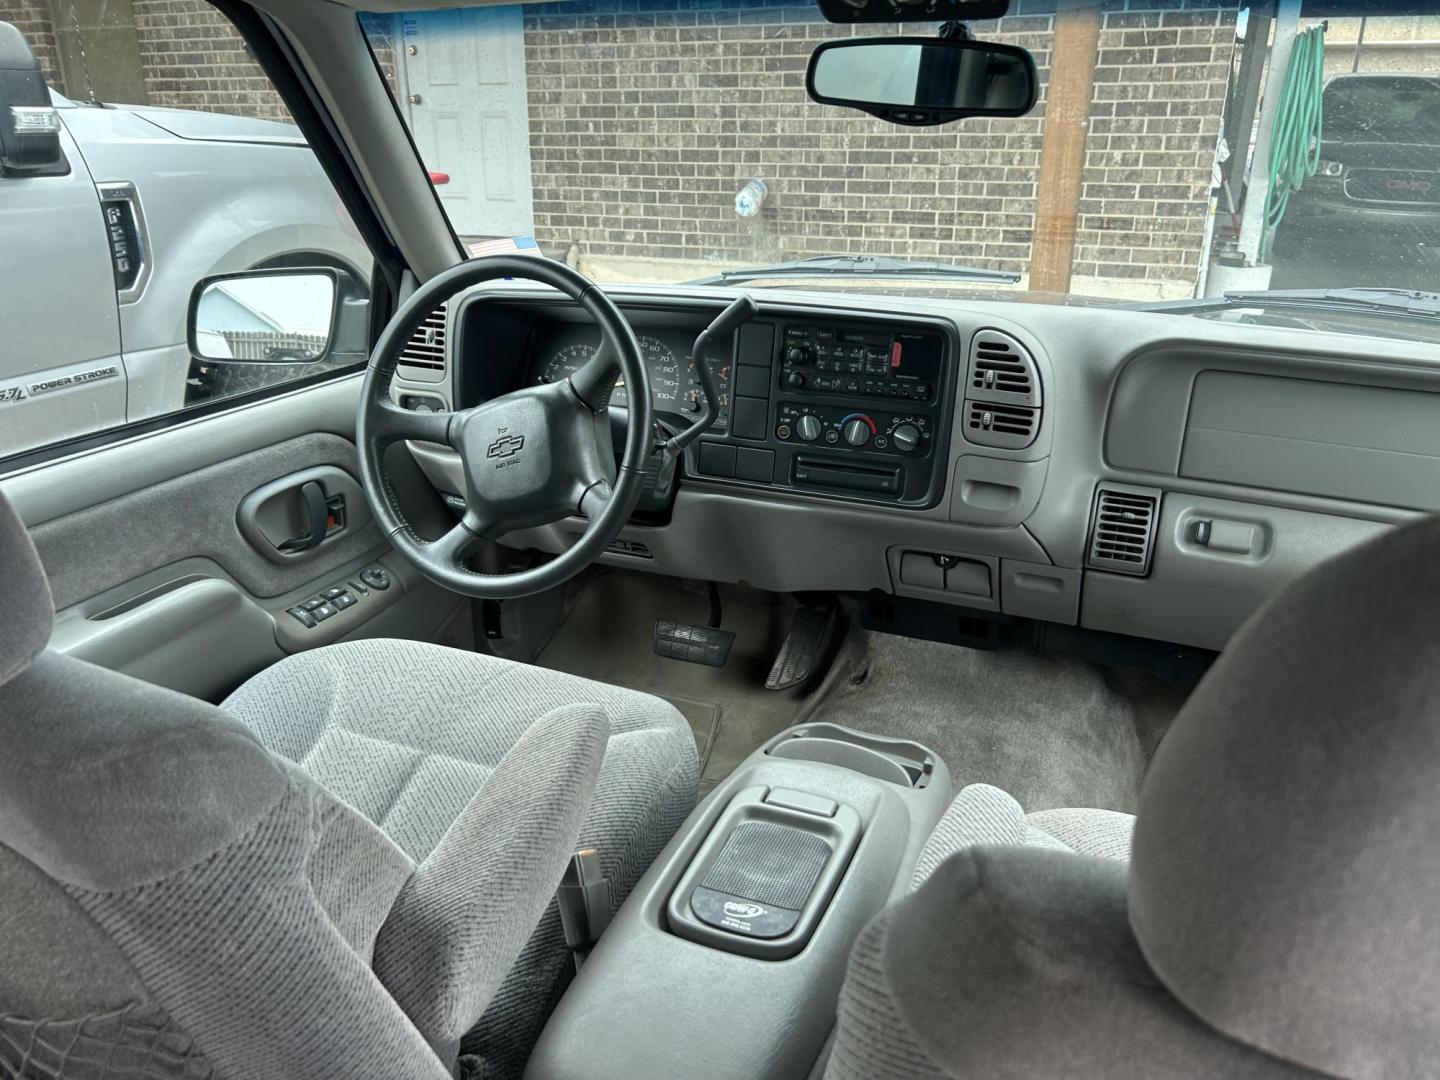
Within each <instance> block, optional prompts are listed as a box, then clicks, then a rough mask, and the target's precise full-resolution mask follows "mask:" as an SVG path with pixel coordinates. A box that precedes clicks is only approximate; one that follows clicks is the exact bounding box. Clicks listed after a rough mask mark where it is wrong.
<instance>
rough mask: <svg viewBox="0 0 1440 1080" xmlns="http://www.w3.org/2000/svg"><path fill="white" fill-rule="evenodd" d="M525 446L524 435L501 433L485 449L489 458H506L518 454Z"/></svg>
mask: <svg viewBox="0 0 1440 1080" xmlns="http://www.w3.org/2000/svg"><path fill="white" fill-rule="evenodd" d="M524 446H525V436H524V435H501V436H500V438H498V439H496V440H495V441H494V442H492V443H491V444H490V446H489V447H488V448H487V449H486V451H485V456H486V457H487V458H506V457H511V456H513V455H515V454H518V453H519V452H520V451H521V449H522V448H523V447H524Z"/></svg>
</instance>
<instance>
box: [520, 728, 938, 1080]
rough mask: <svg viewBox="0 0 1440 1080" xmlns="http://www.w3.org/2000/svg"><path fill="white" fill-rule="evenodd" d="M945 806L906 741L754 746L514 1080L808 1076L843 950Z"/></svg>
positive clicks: (834, 739) (826, 1025)
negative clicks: (521, 1076)
mask: <svg viewBox="0 0 1440 1080" xmlns="http://www.w3.org/2000/svg"><path fill="white" fill-rule="evenodd" d="M950 795H951V791H950V780H949V775H948V773H947V772H946V769H945V765H944V763H943V762H941V761H940V760H939V759H938V758H936V757H935V755H934V754H933V753H931V752H930V751H929V750H927V749H926V748H925V747H923V746H920V745H919V744H917V743H911V742H906V741H902V740H892V739H882V738H877V737H875V736H870V735H864V734H862V733H859V732H854V731H850V730H848V729H846V728H843V727H839V726H836V725H831V724H810V725H803V726H801V727H797V728H791V729H790V730H788V731H785V732H782V733H781V734H779V735H777V736H776V737H775V738H773V739H771V740H770V741H769V742H768V743H766V744H765V745H764V746H762V747H761V748H760V749H759V750H758V751H756V752H755V753H754V754H752V755H751V756H750V757H749V758H748V759H747V760H746V761H745V762H744V763H743V764H742V765H741V766H740V768H738V769H737V770H736V771H735V772H734V773H733V774H732V775H731V776H730V777H729V778H728V779H727V780H726V781H725V782H724V783H722V784H721V785H720V786H719V787H718V788H716V790H715V791H714V792H712V793H711V795H710V796H709V797H708V798H707V799H706V800H705V801H704V802H703V803H702V804H701V805H700V806H699V807H698V808H697V809H696V810H695V812H694V813H693V814H691V816H690V818H689V820H687V821H686V823H685V824H684V825H683V826H682V827H681V828H680V830H679V832H678V833H677V834H676V836H675V837H674V839H673V840H672V841H671V842H670V844H669V846H667V847H666V849H665V850H664V851H663V852H662V853H661V854H660V856H659V858H657V859H656V861H655V863H654V864H653V865H652V866H651V868H650V870H649V872H647V873H646V875H645V876H644V877H643V878H642V879H641V881H640V883H639V884H638V885H637V886H636V888H635V891H634V892H633V893H632V894H631V896H630V897H629V899H628V900H626V902H625V903H624V905H622V907H621V908H620V911H619V912H618V913H617V914H616V916H615V919H614V921H612V922H611V924H610V926H609V927H608V929H606V931H605V933H604V935H603V936H602V937H601V939H600V942H599V944H598V945H597V946H596V948H595V949H594V951H593V952H592V953H591V954H590V956H589V958H588V959H587V960H586V962H585V964H584V966H583V967H582V968H581V969H580V972H579V974H578V975H577V977H576V979H575V982H574V983H573V984H572V985H571V987H570V989H569V990H568V991H567V992H566V994H565V997H564V998H563V999H562V1000H561V1002H560V1005H559V1007H558V1009H557V1010H556V1011H555V1013H554V1015H553V1016H552V1018H551V1020H550V1023H549V1024H548V1026H547V1027H546V1029H545V1032H544V1034H543V1035H542V1037H541V1039H540V1042H539V1044H538V1045H537V1047H536V1049H535V1052H534V1053H533V1054H532V1056H531V1058H530V1063H529V1067H528V1068H527V1070H526V1074H525V1075H526V1077H527V1078H528V1080H572V1078H573V1080H578V1078H580V1077H584V1078H586V1080H634V1078H635V1077H637V1076H684V1077H687V1078H693V1080H721V1078H735V1077H745V1078H747V1080H768V1078H773V1080H781V1078H786V1080H793V1078H795V1077H804V1076H807V1075H809V1073H810V1071H811V1070H812V1068H813V1067H814V1065H815V1063H816V1061H817V1060H818V1058H819V1057H820V1056H821V1054H822V1052H823V1050H824V1046H825V1042H826V1040H827V1038H828V1037H829V1034H830V1030H831V1028H832V1027H833V1025H834V1022H835V1002H836V998H837V995H838V993H839V990H840V983H841V981H842V980H843V978H844V974H845V969H846V965H847V963H848V960H849V955H850V950H851V947H852V946H853V944H854V942H855V939H856V937H857V936H858V935H859V933H860V930H861V929H862V928H863V927H864V925H865V924H866V922H868V921H869V920H870V918H871V917H872V916H874V914H875V913H876V912H878V911H879V910H880V909H881V908H882V907H884V906H885V904H887V903H888V902H889V901H890V900H891V899H892V898H894V897H895V896H898V895H900V894H902V893H903V892H904V891H905V889H906V888H907V887H908V883H909V880H910V872H911V867H913V866H914V864H915V861H916V859H917V857H918V855H919V852H920V848H921V846H922V845H923V844H924V842H925V839H926V838H927V837H928V836H929V834H930V831H931V829H933V828H934V825H935V823H936V822H937V821H938V820H939V818H940V816H941V814H942V813H943V812H944V810H945V807H946V806H947V805H948V803H949V800H950Z"/></svg>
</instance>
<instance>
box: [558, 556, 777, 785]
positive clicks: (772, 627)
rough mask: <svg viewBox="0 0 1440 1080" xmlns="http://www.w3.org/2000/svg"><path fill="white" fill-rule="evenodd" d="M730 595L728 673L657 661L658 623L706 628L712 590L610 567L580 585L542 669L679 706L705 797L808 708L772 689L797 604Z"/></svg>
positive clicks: (746, 592)
mask: <svg viewBox="0 0 1440 1080" xmlns="http://www.w3.org/2000/svg"><path fill="white" fill-rule="evenodd" d="M721 595H722V597H723V615H724V617H723V619H722V621H721V627H722V629H725V630H731V631H734V633H735V644H734V646H733V647H732V648H731V650H730V659H729V662H728V663H726V665H725V666H724V667H719V668H714V667H706V666H704V665H701V664H689V663H684V662H682V661H678V660H669V659H666V658H664V657H660V656H656V655H655V649H654V638H653V636H652V634H653V630H654V626H655V620H656V619H660V618H665V619H677V620H680V621H683V622H692V623H699V624H704V623H705V622H706V620H707V619H708V617H709V613H710V602H709V597H708V595H707V593H706V591H705V587H704V585H703V584H701V583H697V582H682V581H679V580H676V579H673V578H663V577H658V576H651V575H646V574H636V573H624V572H618V571H613V570H604V569H600V570H594V571H591V572H590V573H588V574H586V575H584V576H583V577H582V578H581V579H580V581H579V583H578V585H577V586H576V588H575V591H574V592H573V593H572V600H571V603H572V605H573V606H572V607H571V610H570V612H569V613H568V615H567V616H566V618H565V621H564V622H563V623H562V624H561V626H560V629H559V630H557V631H556V632H555V636H554V637H552V638H551V639H550V642H549V644H548V645H546V647H545V649H544V650H543V651H542V652H541V654H540V657H539V659H538V660H537V661H536V662H537V663H538V664H540V665H541V666H542V667H548V668H553V669H555V670H557V671H568V672H571V673H573V674H576V675H583V676H586V677H587V678H592V679H599V680H600V681H602V682H608V683H614V684H615V685H617V686H628V687H630V688H631V689H634V690H644V691H645V692H647V693H651V694H655V695H657V696H659V697H663V698H665V699H666V700H668V701H670V702H671V703H673V704H674V705H675V706H676V708H678V709H679V710H680V711H681V712H682V713H684V714H685V717H686V719H688V720H689V721H690V726H691V727H692V728H693V729H694V730H695V733H696V739H695V741H696V746H697V747H698V748H699V751H700V754H701V767H702V774H701V790H702V791H708V790H709V789H710V788H712V787H714V786H715V784H717V783H718V782H719V781H720V780H723V779H724V778H725V777H726V776H728V775H729V774H730V773H731V772H732V771H733V770H734V769H735V766H737V765H739V764H740V762H741V761H743V760H744V759H745V757H746V756H747V755H748V754H749V753H750V752H751V751H752V750H754V749H755V748H756V747H757V746H759V745H760V744H761V743H762V742H764V741H765V740H766V739H768V738H769V737H770V736H771V735H774V734H775V733H776V732H779V731H781V730H783V729H784V728H786V727H789V726H790V725H791V724H792V723H795V722H796V720H797V717H798V715H799V713H800V711H801V709H802V708H803V706H804V704H805V701H804V698H803V697H802V696H801V695H800V694H798V693H797V692H795V691H778V692H777V691H772V690H766V689H765V676H766V675H767V674H768V673H769V671H770V664H771V662H772V661H773V660H774V657H775V654H776V652H777V651H779V648H780V642H781V640H783V638H784V636H785V633H786V631H787V630H788V629H789V627H790V618H791V614H792V612H793V611H794V605H793V603H792V602H791V601H789V600H788V599H786V598H784V597H781V596H777V595H774V594H771V593H762V592H758V591H755V590H750V589H744V588H739V587H734V588H732V587H728V586H727V587H724V588H722V590H721Z"/></svg>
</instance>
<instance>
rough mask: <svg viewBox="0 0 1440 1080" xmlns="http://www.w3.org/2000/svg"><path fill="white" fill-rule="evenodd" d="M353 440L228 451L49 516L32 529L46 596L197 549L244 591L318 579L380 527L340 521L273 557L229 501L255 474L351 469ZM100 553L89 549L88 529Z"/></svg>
mask: <svg viewBox="0 0 1440 1080" xmlns="http://www.w3.org/2000/svg"><path fill="white" fill-rule="evenodd" d="M357 460H358V459H357V455H356V452H355V444H354V443H352V442H351V441H350V440H349V439H346V438H343V437H342V436H339V435H334V434H331V433H329V432H315V433H313V434H310V435H302V436H300V437H299V438H296V439H290V440H288V441H286V442H283V443H277V444H275V445H274V446H267V447H265V448H264V449H261V450H255V451H252V452H250V453H248V454H241V455H240V456H238V457H233V458H230V459H228V460H226V461H223V462H220V463H219V464H216V465H210V466H207V467H206V468H203V469H189V468H186V469H184V470H183V471H181V473H180V475H178V476H176V477H174V478H173V479H170V480H166V481H164V482H162V483H159V484H155V485H153V486H151V487H147V488H141V489H140V490H138V491H133V492H130V493H129V494H126V495H121V496H119V497H118V498H115V499H111V500H110V501H109V502H103V503H99V504H97V505H95V506H90V507H86V508H85V509H83V510H78V511H76V512H75V513H73V514H66V515H65V516H64V517H59V518H54V519H53V520H50V521H47V522H45V523H44V524H42V525H39V526H37V527H36V528H35V530H34V540H35V547H36V549H37V550H38V551H39V552H40V559H41V561H42V562H43V563H44V564H45V569H46V570H47V571H48V572H49V575H50V589H51V591H52V592H53V593H54V594H55V605H56V607H58V608H65V607H68V606H70V605H71V604H76V603H79V602H80V601H81V600H86V599H89V598H90V597H92V596H97V595H99V594H100V593H102V592H104V591H105V590H106V589H111V588H114V587H115V586H117V585H123V584H125V582H127V581H132V580H134V579H135V578H137V577H139V576H140V575H141V574H144V573H146V572H148V571H150V570H154V569H155V568H156V567H158V566H169V565H171V564H172V563H176V562H179V561H180V560H181V559H190V558H196V557H199V558H205V559H209V560H210V561H212V562H214V563H215V564H216V565H218V566H222V567H224V568H225V571H226V572H227V573H229V574H230V576H231V577H233V578H234V579H235V580H236V581H237V582H239V583H240V585H241V586H242V587H243V588H244V589H245V590H246V591H247V592H249V593H250V594H251V595H252V596H278V595H280V594H281V593H285V592H288V591H290V590H292V589H300V588H303V587H304V586H305V585H307V584H311V583H313V582H315V581H318V580H321V579H322V578H323V577H324V576H325V575H327V574H330V573H332V572H333V573H336V574H338V573H339V572H340V568H341V567H343V566H345V565H346V564H347V563H353V562H355V561H356V560H357V559H363V558H365V557H366V556H367V555H368V554H369V553H370V552H372V551H373V550H374V549H375V547H376V545H377V544H380V543H382V542H383V541H384V536H383V535H382V534H381V532H380V529H379V526H377V525H375V524H373V523H368V524H366V525H365V526H364V527H363V528H359V529H355V528H352V529H347V530H346V532H345V533H344V534H343V535H339V536H336V537H335V538H334V539H333V540H331V541H329V542H328V543H326V544H325V545H324V546H323V547H321V548H317V549H316V550H315V551H313V552H309V553H307V557H306V558H304V559H297V560H295V561H293V562H284V563H277V562H275V561H274V560H272V559H268V558H266V557H265V556H264V555H263V554H262V553H261V552H260V550H259V549H258V548H256V547H254V546H252V545H251V544H250V543H249V541H247V540H245V539H244V538H243V537H242V536H241V535H240V529H239V526H238V525H237V524H236V523H235V508H236V507H237V506H239V505H240V503H241V501H242V500H243V499H244V498H245V496H246V495H248V494H250V492H252V491H254V490H255V489H256V487H258V486H259V484H260V483H262V482H263V481H264V480H267V479H275V478H279V477H283V476H290V475H292V474H294V473H298V472H300V471H301V470H303V469H310V468H314V467H316V466H320V465H333V466H335V467H336V468H338V469H343V470H344V471H346V472H348V473H349V474H350V475H351V476H356V475H358V468H357ZM101 536H103V537H104V538H105V545H106V546H105V557H104V558H103V559H97V558H96V557H95V544H96V539H95V538H96V537H101Z"/></svg>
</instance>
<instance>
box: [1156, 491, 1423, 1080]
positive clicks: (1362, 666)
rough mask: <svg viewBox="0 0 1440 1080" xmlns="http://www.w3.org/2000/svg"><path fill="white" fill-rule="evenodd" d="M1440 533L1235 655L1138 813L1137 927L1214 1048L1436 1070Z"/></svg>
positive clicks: (1402, 1072)
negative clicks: (1233, 1046)
mask: <svg viewBox="0 0 1440 1080" xmlns="http://www.w3.org/2000/svg"><path fill="white" fill-rule="evenodd" d="M1437 896H1440V518H1429V519H1426V520H1425V521H1422V522H1419V523H1417V524H1415V525H1411V526H1407V527H1405V528H1403V529H1398V530H1395V531H1392V532H1390V533H1388V534H1386V535H1385V536H1383V537H1381V538H1379V539H1378V540H1375V541H1373V542H1370V543H1368V544H1365V545H1363V546H1361V547H1358V548H1355V549H1353V550H1352V551H1350V552H1348V553H1346V554H1344V555H1342V556H1340V557H1339V558H1336V559H1334V560H1332V561H1330V562H1328V563H1326V564H1324V565H1323V566H1321V567H1319V568H1318V569H1316V570H1315V571H1313V572H1311V573H1310V574H1308V575H1306V576H1305V577H1303V578H1302V579H1300V580H1299V581H1297V582H1296V583H1294V584H1293V585H1291V586H1290V587H1289V588H1287V589H1285V590H1284V591H1282V592H1281V593H1280V594H1279V595H1277V596H1276V597H1275V598H1274V599H1273V600H1272V601H1271V602H1270V603H1269V604H1268V605H1267V606H1266V607H1265V608H1263V609H1262V610H1261V611H1260V612H1258V613H1257V614H1256V615H1255V616H1254V617H1253V618H1252V619H1251V620H1250V621H1249V622H1248V623H1247V624H1246V625H1245V626H1244V627H1243V628H1242V629H1241V630H1240V632H1239V633H1237V634H1236V635H1235V637H1234V638H1233V639H1232V640H1231V642H1230V643H1229V645H1228V646H1227V647H1226V649H1225V653H1224V655H1223V656H1222V657H1221V658H1220V660H1219V661H1217V662H1216V664H1215V665H1214V667H1213V668H1212V669H1211V670H1210V672H1209V673H1208V674H1207V675H1206V677H1205V679H1204V680H1203V681H1202V682H1201V683H1200V685H1199V686H1198V687H1197V688H1196V690H1195V692H1194V694H1192V695H1191V698H1190V700H1189V701H1188V702H1187V703H1186V705H1185V707H1184V709H1182V710H1181V713H1180V715H1179V717H1177V719H1176V721H1175V723H1174V726H1173V727H1172V728H1171V730H1170V732H1169V734H1168V735H1167V736H1166V737H1165V740H1164V741H1163V742H1162V744H1161V746H1160V749H1159V751H1158V752H1157V754H1156V756H1155V761H1154V763H1153V765H1152V767H1151V769H1150V773H1149V775H1148V776H1147V777H1146V781H1145V785H1144V788H1143V790H1142V792H1141V798H1140V809H1139V814H1138V819H1137V822H1136V827H1135V841H1134V853H1133V861H1132V863H1131V869H1130V881H1129V912H1130V922H1131V926H1132V928H1133V930H1134V931H1135V935H1136V937H1137V938H1138V939H1139V942H1140V945H1141V948H1142V949H1143V950H1144V953H1145V956H1146V959H1147V960H1148V961H1149V963H1150V965H1151V967H1152V968H1153V969H1154V971H1155V973H1156V975H1157V976H1158V977H1159V978H1160V980H1161V981H1162V982H1163V983H1164V984H1165V985H1166V987H1167V988H1168V989H1169V990H1170V992H1171V993H1172V994H1174V995H1175V997H1177V998H1178V999H1179V1000H1180V1001H1181V1002H1182V1003H1183V1004H1184V1005H1186V1006H1187V1007H1188V1008H1189V1009H1190V1010H1191V1011H1192V1012H1194V1013H1195V1014H1197V1015H1199V1016H1200V1017H1201V1018H1202V1019H1204V1020H1205V1021H1207V1022H1208V1023H1209V1024H1210V1025H1211V1026H1212V1027H1214V1028H1216V1029H1218V1030H1219V1031H1221V1032H1222V1033H1224V1034H1226V1035H1228V1036H1230V1037H1231V1038H1233V1039H1237V1040H1239V1041H1241V1042H1244V1043H1246V1044H1248V1045H1250V1046H1253V1047H1255V1048H1258V1049H1261V1050H1264V1051H1266V1052H1268V1053H1270V1054H1273V1055H1276V1056H1278V1057H1281V1058H1285V1059H1287V1060H1289V1061H1292V1062H1295V1063H1297V1064H1301V1065H1304V1066H1307V1067H1309V1068H1312V1069H1316V1070H1319V1071H1322V1072H1325V1073H1328V1074H1330V1075H1333V1076H1339V1077H1372V1076H1420V1075H1430V1074H1431V1073H1432V1072H1433V1069H1434V1066H1435V1063H1436V1062H1437V1061H1440V1006H1437V1004H1436V1003H1437V1002H1440V918H1437V917H1436V903H1437V901H1436V898H1437Z"/></svg>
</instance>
